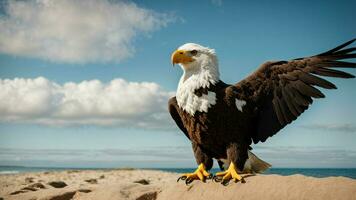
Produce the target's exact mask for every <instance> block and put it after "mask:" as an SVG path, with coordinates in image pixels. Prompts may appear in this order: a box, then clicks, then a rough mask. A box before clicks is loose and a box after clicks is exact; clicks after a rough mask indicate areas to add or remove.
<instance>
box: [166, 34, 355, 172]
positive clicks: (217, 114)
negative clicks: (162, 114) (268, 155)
mask: <svg viewBox="0 0 356 200" xmlns="http://www.w3.org/2000/svg"><path fill="white" fill-rule="evenodd" d="M353 41H354V40H352V41H350V42H347V43H345V44H343V45H341V46H339V47H336V48H334V49H332V50H330V51H328V52H325V53H322V54H319V55H316V56H311V57H306V58H300V59H295V60H291V61H278V62H267V63H265V64H263V65H262V66H261V67H260V68H259V69H258V70H257V71H256V72H255V73H253V74H252V75H250V76H249V77H247V78H246V79H244V80H242V81H241V82H239V83H237V84H235V85H228V84H225V83H223V82H222V81H220V82H218V83H217V84H215V85H211V86H210V87H209V88H199V89H197V90H196V91H195V94H194V95H197V96H201V95H203V94H207V93H208V91H211V92H215V93H216V99H217V101H216V104H215V105H212V106H211V107H210V108H209V110H208V112H196V113H195V114H194V116H191V115H190V114H188V113H187V112H185V111H184V110H182V109H181V108H179V106H178V104H177V101H176V98H175V97H173V98H171V99H170V100H169V112H170V114H171V116H172V118H173V119H174V121H175V122H176V124H177V125H178V127H179V128H180V129H181V130H182V131H183V132H184V133H185V135H186V136H187V137H188V138H189V139H190V140H191V142H192V146H193V150H194V154H195V158H196V161H197V164H200V163H204V164H205V166H206V168H207V169H208V170H209V169H210V168H211V167H212V164H213V160H212V159H213V158H216V159H222V158H223V159H227V160H228V162H229V163H230V162H233V163H234V164H235V166H237V167H238V168H239V170H241V171H242V170H243V167H244V164H245V162H246V160H247V158H248V153H247V152H248V149H249V148H250V145H251V143H252V142H254V143H258V142H259V141H261V142H264V141H266V139H267V138H268V137H271V136H273V135H274V134H276V133H277V132H278V131H279V130H280V129H282V128H283V127H284V126H286V125H287V124H289V123H291V122H292V121H293V120H295V119H296V118H297V117H298V116H300V114H301V113H303V112H304V111H305V110H306V109H307V108H308V107H309V105H310V104H311V103H312V102H313V99H312V98H323V97H324V95H323V94H322V93H321V92H320V91H319V90H318V89H316V88H315V87H314V86H319V87H322V88H326V89H336V86H335V85H334V84H332V83H330V82H329V81H326V80H324V79H322V78H320V77H318V76H315V75H313V74H316V75H321V76H331V77H340V78H353V77H354V76H353V75H351V74H348V73H346V72H343V71H339V70H334V69H331V68H339V67H347V68H355V67H356V64H355V63H350V62H344V61H338V60H340V59H348V58H356V54H352V52H353V51H354V50H355V48H349V49H343V50H342V48H344V47H345V46H347V45H349V44H351V43H352V42H353ZM236 99H239V100H244V101H246V105H245V106H243V107H242V111H240V110H238V109H237V107H236V104H235V100H236Z"/></svg>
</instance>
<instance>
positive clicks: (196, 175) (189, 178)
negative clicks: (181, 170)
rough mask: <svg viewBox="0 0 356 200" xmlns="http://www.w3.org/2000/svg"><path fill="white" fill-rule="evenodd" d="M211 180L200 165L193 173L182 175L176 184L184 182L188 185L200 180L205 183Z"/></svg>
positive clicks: (202, 165)
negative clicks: (180, 181)
mask: <svg viewBox="0 0 356 200" xmlns="http://www.w3.org/2000/svg"><path fill="white" fill-rule="evenodd" d="M211 178H212V175H211V174H210V173H209V172H207V171H206V170H205V166H204V164H203V163H201V164H200V165H199V166H198V168H197V169H196V170H195V171H194V172H193V173H187V174H183V175H182V176H180V177H179V178H178V180H177V182H179V180H183V181H185V184H186V185H188V184H190V183H192V182H193V181H194V180H201V181H203V182H205V180H206V179H211Z"/></svg>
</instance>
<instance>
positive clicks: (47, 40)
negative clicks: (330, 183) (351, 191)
mask: <svg viewBox="0 0 356 200" xmlns="http://www.w3.org/2000/svg"><path fill="white" fill-rule="evenodd" d="M0 5H1V6H0V11H1V17H0V79H1V82H0V87H1V90H0V165H28V166H57V167H63V166H64V167H123V166H132V167H194V166H195V160H194V157H193V154H192V152H191V147H190V142H189V141H188V140H187V139H186V138H185V136H184V135H183V134H182V133H180V132H179V131H178V129H177V128H176V127H175V126H174V124H173V123H172V121H171V119H170V117H169V115H168V114H167V110H166V102H167V100H168V98H169V97H170V96H172V95H174V92H175V89H176V86H177V83H178V80H179V78H180V75H181V73H182V72H181V70H180V69H179V68H172V66H171V64H170V54H171V53H172V51H173V50H174V49H175V48H177V47H178V46H180V45H181V44H184V43H186V42H195V43H200V44H202V45H205V46H209V47H211V48H214V49H215V50H216V51H217V54H218V57H219V62H220V72H221V79H222V80H224V81H225V82H227V83H235V82H238V81H239V80H241V79H243V78H244V77H246V76H247V75H248V74H250V73H251V72H253V71H254V70H255V69H256V68H257V67H258V66H259V65H260V64H262V63H263V62H265V61H267V60H281V59H283V60H288V59H292V58H297V57H303V56H309V55H314V54H318V53H320V52H322V51H326V50H328V49H331V48H333V47H335V46H336V45H339V44H341V43H342V42H345V41H348V40H350V39H352V38H354V37H355V36H356V27H355V25H354V19H355V18H356V14H355V12H354V8H355V6H356V3H355V1H345V0H343V1H337V2H336V1H312V2H311V1H259V2H248V1H217V0H215V1H194V2H192V1H155V2H152V1H133V2H132V1H95V0H90V1H79V0H77V1H69V0H65V1H61V3H58V1H24V2H15V1H1V4H0ZM83 7H85V9H82V8H83ZM127 16H130V17H127ZM346 71H348V72H351V73H353V74H355V70H346ZM329 80H331V81H332V82H334V83H335V84H336V85H337V86H338V90H332V91H326V90H323V92H324V93H325V94H326V98H325V99H321V100H318V101H316V102H315V103H314V104H313V105H312V106H311V108H310V109H309V110H308V111H306V112H305V113H304V114H303V115H302V116H301V117H300V118H298V120H297V121H296V122H294V123H293V124H291V125H289V126H288V127H286V128H285V129H283V130H282V131H281V132H280V133H279V134H277V135H276V136H274V137H273V138H270V139H269V140H268V141H267V142H265V143H261V144H257V145H254V148H255V152H256V154H257V155H259V156H260V157H261V158H263V159H264V160H266V161H268V162H270V163H271V164H272V165H273V166H275V167H356V145H355V141H356V126H355V124H356V114H355V113H356V112H355V111H356V109H355V105H354V102H356V91H355V90H354V86H355V83H356V79H352V80H341V79H335V78H334V79H329Z"/></svg>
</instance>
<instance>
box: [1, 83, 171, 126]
mask: <svg viewBox="0 0 356 200" xmlns="http://www.w3.org/2000/svg"><path fill="white" fill-rule="evenodd" d="M171 96H174V93H173V92H168V91H165V90H163V89H162V88H161V87H160V86H159V85H158V84H156V83H152V82H128V81H126V80H124V79H114V80H112V81H110V82H109V83H102V82H101V81H99V80H90V81H83V82H80V83H74V82H68V83H64V84H63V85H60V84H57V83H55V82H52V81H49V80H48V79H46V78H43V77H38V78H35V79H23V78H15V79H0V121H6V122H27V123H36V124H45V125H55V126H63V125H99V126H124V127H135V128H149V129H167V128H172V127H173V126H172V120H171V119H170V117H169V116H168V115H169V114H168V111H167V102H168V99H169V98H170V97H171Z"/></svg>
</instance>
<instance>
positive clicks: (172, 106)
mask: <svg viewBox="0 0 356 200" xmlns="http://www.w3.org/2000/svg"><path fill="white" fill-rule="evenodd" d="M177 109H179V107H178V104H177V99H176V98H175V97H172V98H170V99H169V101H168V110H169V113H170V114H171V116H172V118H173V120H174V121H175V122H176V124H177V126H178V127H179V128H180V130H181V131H183V133H184V134H185V136H187V137H188V139H190V138H189V134H188V131H187V129H185V127H184V125H183V121H182V119H181V117H180V115H179V112H178V110H177Z"/></svg>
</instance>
